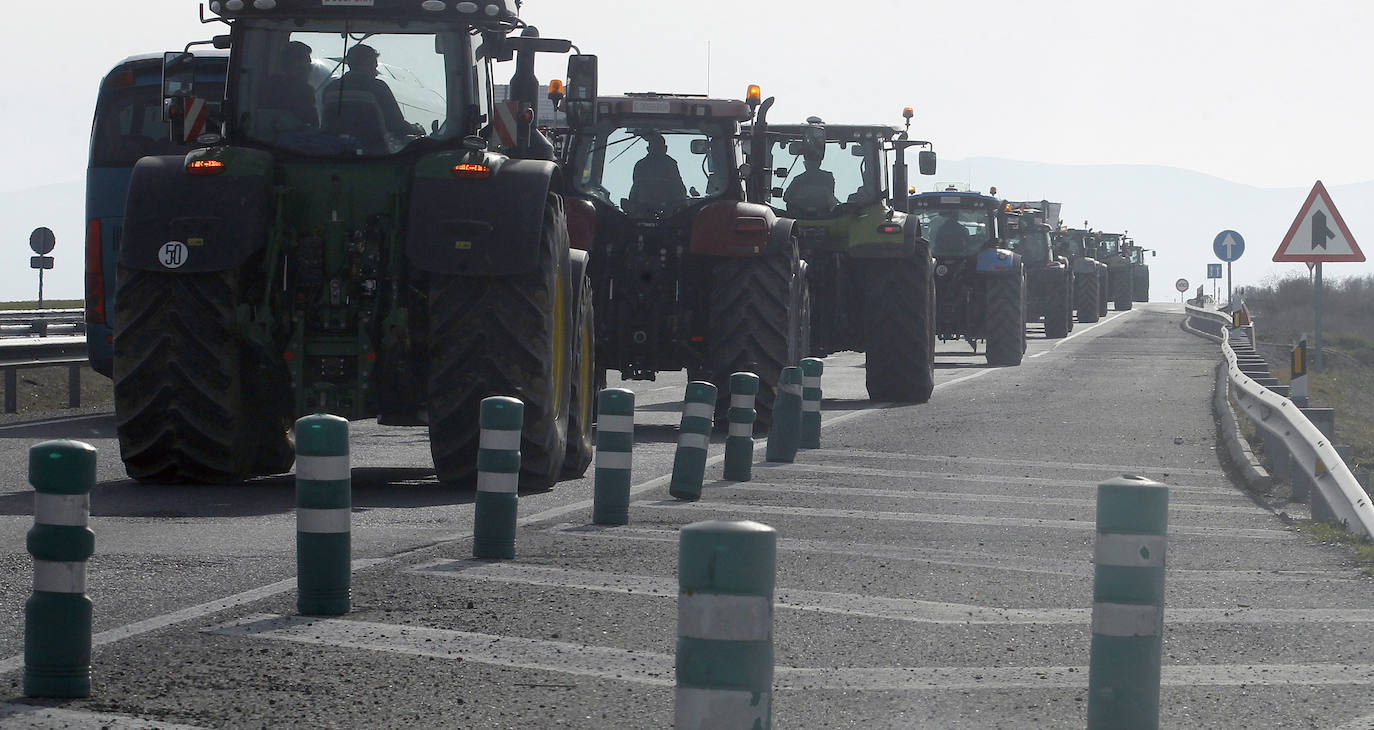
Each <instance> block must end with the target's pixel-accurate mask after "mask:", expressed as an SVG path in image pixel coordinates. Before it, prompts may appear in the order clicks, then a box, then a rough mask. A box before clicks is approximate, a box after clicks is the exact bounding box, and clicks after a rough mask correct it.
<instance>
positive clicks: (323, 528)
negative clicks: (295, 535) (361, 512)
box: [296, 507, 353, 533]
mask: <svg viewBox="0 0 1374 730" xmlns="http://www.w3.org/2000/svg"><path fill="white" fill-rule="evenodd" d="M352 512H353V510H351V509H349V508H348V507H338V508H335V509H311V508H310V507H297V508H296V532H312V533H314V532H319V533H332V532H348V524H349V515H350V514H352Z"/></svg>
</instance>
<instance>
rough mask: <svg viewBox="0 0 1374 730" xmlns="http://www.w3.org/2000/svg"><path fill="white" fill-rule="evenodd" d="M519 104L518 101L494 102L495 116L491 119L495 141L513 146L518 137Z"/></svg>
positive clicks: (506, 145) (520, 105) (521, 105)
mask: <svg viewBox="0 0 1374 730" xmlns="http://www.w3.org/2000/svg"><path fill="white" fill-rule="evenodd" d="M523 106H524V104H521V103H520V102H518V101H504V102H501V103H499V104H496V105H495V107H496V109H495V112H496V115H495V116H496V118H495V119H494V120H492V131H494V132H495V133H496V141H497V142H498V143H500V144H501V145H502V146H505V147H514V146H515V143H516V141H517V140H519V139H520V136H519V135H520V118H521V116H523V115H522V114H521V111H522V109H521V107H523Z"/></svg>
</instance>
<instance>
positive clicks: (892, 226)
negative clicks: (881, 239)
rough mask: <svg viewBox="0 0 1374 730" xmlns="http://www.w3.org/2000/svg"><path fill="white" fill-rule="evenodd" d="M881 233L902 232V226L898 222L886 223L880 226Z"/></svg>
mask: <svg viewBox="0 0 1374 730" xmlns="http://www.w3.org/2000/svg"><path fill="white" fill-rule="evenodd" d="M878 232H879V233H901V232H902V227H901V226H899V225H897V224H896V223H884V224H882V225H880V226H878Z"/></svg>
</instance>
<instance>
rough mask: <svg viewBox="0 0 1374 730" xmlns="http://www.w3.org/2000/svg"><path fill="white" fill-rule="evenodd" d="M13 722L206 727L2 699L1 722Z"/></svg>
mask: <svg viewBox="0 0 1374 730" xmlns="http://www.w3.org/2000/svg"><path fill="white" fill-rule="evenodd" d="M40 701H41V700H40ZM12 723H23V726H24V727H26V728H52V729H53V730H57V728H70V729H72V730H85V729H89V730H107V729H108V730H146V728H158V729H159V730H204V728H201V727H200V726H198V725H178V724H176V723H170V722H166V721H164V720H149V719H146V718H142V717H130V716H129V715H115V714H111V713H108V712H83V711H80V710H68V709H65V708H62V707H48V706H45V705H25V704H19V703H17V702H0V724H3V725H7V726H11V727H17V726H18V725H17V724H12Z"/></svg>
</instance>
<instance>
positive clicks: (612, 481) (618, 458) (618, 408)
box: [592, 388, 635, 525]
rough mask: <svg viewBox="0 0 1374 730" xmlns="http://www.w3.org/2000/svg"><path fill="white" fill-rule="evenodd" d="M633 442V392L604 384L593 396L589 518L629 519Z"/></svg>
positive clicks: (620, 522)
mask: <svg viewBox="0 0 1374 730" xmlns="http://www.w3.org/2000/svg"><path fill="white" fill-rule="evenodd" d="M634 445H635V394H634V391H631V390H626V389H625V388H606V389H604V390H602V391H601V394H600V395H598V396H597V397H596V467H595V469H594V471H593V472H592V475H593V478H592V522H594V523H596V524H598V525H624V524H627V523H628V522H629V521H630V459H631V456H632V454H631V452H632V451H633V450H634Z"/></svg>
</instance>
